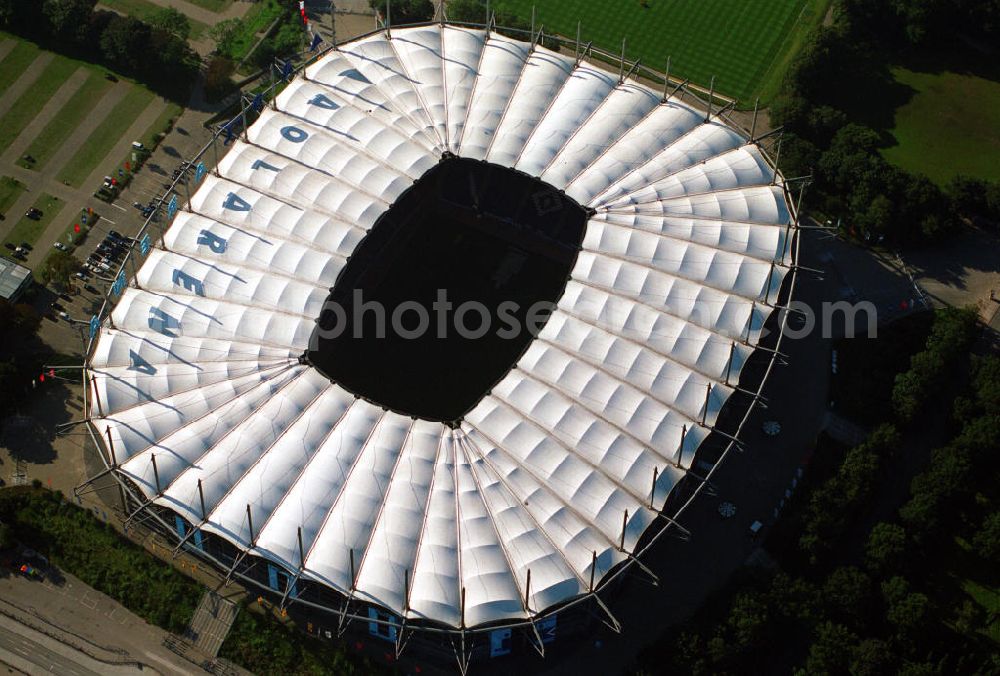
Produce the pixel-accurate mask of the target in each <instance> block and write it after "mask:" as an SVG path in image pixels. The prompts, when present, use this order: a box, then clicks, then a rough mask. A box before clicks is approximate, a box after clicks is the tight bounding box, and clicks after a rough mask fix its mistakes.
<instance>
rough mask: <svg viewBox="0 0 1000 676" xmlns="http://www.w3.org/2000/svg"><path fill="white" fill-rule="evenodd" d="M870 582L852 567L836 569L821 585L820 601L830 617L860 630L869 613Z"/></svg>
mask: <svg viewBox="0 0 1000 676" xmlns="http://www.w3.org/2000/svg"><path fill="white" fill-rule="evenodd" d="M871 586H872V581H871V580H870V579H869V578H868V576H867V575H865V574H864V573H863V572H861V571H860V570H858V569H857V568H854V567H853V566H845V567H842V568H838V569H836V570H835V571H833V573H831V574H830V576H829V577H827V579H826V582H825V583H824V584H823V595H822V599H823V602H824V604H825V605H826V606H827V608H828V610H829V611H830V616H831V617H832V618H834V619H836V620H837V621H839V622H842V623H843V624H844V625H846V626H848V627H851V628H853V629H857V630H860V629H861V628H863V627H864V626H865V624H866V623H867V621H868V616H869V614H870V612H871V606H870V604H869V599H870V598H871Z"/></svg>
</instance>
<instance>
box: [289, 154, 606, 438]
mask: <svg viewBox="0 0 1000 676" xmlns="http://www.w3.org/2000/svg"><path fill="white" fill-rule="evenodd" d="M587 218H588V212H587V210H586V209H584V208H583V207H581V206H580V205H579V204H577V203H576V202H575V201H573V200H572V199H570V198H569V197H567V196H566V195H565V194H563V193H561V192H559V191H557V190H555V189H554V188H552V187H551V186H549V185H547V184H546V183H543V182H542V181H539V180H538V179H535V178H533V177H531V176H528V175H526V174H523V173H521V172H518V171H515V170H513V169H509V168H506V167H501V166H498V165H494V164H489V163H486V162H480V161H477V160H469V159H462V158H456V157H448V158H445V159H443V160H442V161H441V162H440V163H439V164H438V165H437V166H436V167H434V168H433V169H431V170H430V171H428V172H427V173H426V174H425V175H424V176H423V177H421V178H420V179H419V180H418V181H417V182H416V183H415V184H414V185H413V186H412V187H411V188H410V189H409V190H407V191H406V192H405V193H404V194H403V195H402V196H401V197H400V198H399V199H398V200H397V201H396V203H395V204H393V205H392V207H391V208H390V209H389V210H388V211H386V212H385V213H384V214H383V215H382V216H381V217H380V218H379V220H378V221H377V222H376V224H375V225H374V227H373V228H372V229H371V230H370V232H369V233H368V234H367V235H366V237H365V239H364V240H363V241H362V242H361V244H360V245H359V246H358V248H357V250H356V251H355V253H354V254H353V255H352V256H351V258H350V260H349V261H348V263H347V265H346V266H345V268H344V270H343V271H342V272H341V274H340V277H339V278H338V280H337V283H336V285H335V286H334V288H333V289H332V290H331V294H330V297H329V298H328V308H327V309H325V310H324V312H323V315H322V316H321V317H320V318H319V321H318V323H317V328H316V330H315V332H314V335H313V341H312V342H311V344H310V351H309V352H308V353H307V358H308V361H309V362H310V363H311V364H313V365H314V366H315V367H316V368H318V369H319V370H320V371H321V372H322V373H324V374H325V375H326V376H327V377H329V378H330V379H331V380H332V381H334V382H336V383H338V384H339V385H341V386H342V387H344V388H345V389H347V390H349V391H351V392H353V393H354V394H357V395H359V396H361V397H364V398H365V399H368V400H370V401H373V402H375V403H377V404H379V405H381V406H384V407H386V408H389V409H392V410H395V411H397V412H400V413H404V414H407V415H412V416H416V417H420V418H425V419H430V420H441V421H446V422H452V421H457V420H459V419H460V418H461V417H462V415H464V414H465V413H466V412H467V411H468V410H469V409H471V408H472V407H474V406H475V405H476V403H478V402H479V400H480V399H482V397H483V396H484V395H485V394H487V393H488V391H489V390H490V388H491V387H492V386H493V385H494V384H495V383H496V382H497V381H498V380H500V379H501V378H502V377H503V376H504V375H505V374H506V373H507V372H508V371H509V370H510V368H511V367H512V366H513V365H514V364H515V363H516V361H517V360H518V358H519V357H520V356H521V354H522V353H523V352H524V350H525V349H527V347H528V345H529V344H530V343H531V341H532V339H533V337H534V334H533V333H532V331H530V330H529V326H528V324H529V319H531V318H532V316H533V317H535V318H536V319H538V320H539V321H536V322H534V323H535V325H536V326H537V328H538V329H540V328H541V326H543V325H544V320H545V319H546V318H547V316H548V312H545V311H540V306H539V305H538V304H539V303H542V304H544V305H545V306H546V307H547V308H551V307H552V306H553V305H554V303H555V302H557V301H558V299H559V298H560V297H561V296H562V293H563V291H564V289H565V286H566V282H567V281H568V278H569V274H570V272H571V270H572V268H573V265H574V264H575V262H576V257H577V254H578V253H579V250H580V244H581V241H582V238H583V234H584V229H585V225H586V221H587ZM356 291H357V292H359V293H360V298H358V296H357V294H356ZM441 294H444V295H445V297H446V298H447V302H448V303H450V308H448V306H445V305H443V304H442V303H441V302H440V301H441V298H442V296H441ZM358 301H360V302H358ZM331 302H332V303H336V304H337V306H338V307H340V308H342V309H343V312H342V313H341V314H340V315H339V316H338V314H337V313H336V312H334V311H333V310H331V309H329V305H330V303H331ZM435 302H438V305H437V307H435ZM470 302H471V303H475V304H476V309H471V308H470V309H467V310H465V311H464V312H463V311H462V310H461V309H460V308H461V307H462V306H463V304H464V303H470ZM403 303H409V307H410V308H411V309H409V310H407V311H405V312H400V313H399V314H398V322H397V323H396V325H397V326H399V327H402V328H403V331H402V332H398V331H394V330H393V322H392V315H393V311H394V310H395V309H396V308H398V307H400V306H401V304H403ZM413 303H415V304H416V305H417V306H419V307H421V308H423V312H424V313H425V315H426V317H427V321H426V322H424V320H422V319H421V317H420V314H421V311H420V310H416V309H413V307H414V306H413ZM376 304H377V306H378V307H380V308H382V310H380V311H379V310H373V309H371V308H373V307H375V305H376ZM467 307H468V306H467ZM362 308H367V309H366V310H365V311H364V312H363V313H362V312H361V310H362ZM437 308H441V309H440V310H438V309H437ZM533 308H534V310H533ZM379 312H382V317H384V332H380V331H379V328H380V326H379V324H380V322H381V321H382V320H381V319H380V318H379V316H378V313H379ZM486 317H488V319H486ZM487 321H488V322H489V326H488V328H485V327H484V323H485V322H487ZM422 322H423V323H424V324H426V326H425V327H424V328H425V330H424V331H418V329H420V328H421V327H422ZM515 324H516V326H517V327H519V329H518V330H517V331H514V330H507V329H509V328H510V327H511V326H513V325H515ZM459 325H461V326H462V327H464V330H462V331H460V330H458V328H457V326H459ZM484 328H485V331H484ZM334 332H336V333H337V334H338V335H331V334H332V333H334ZM410 332H412V334H410ZM417 333H419V335H415V334H417ZM403 334H410V335H403ZM480 334H482V335H480Z"/></svg>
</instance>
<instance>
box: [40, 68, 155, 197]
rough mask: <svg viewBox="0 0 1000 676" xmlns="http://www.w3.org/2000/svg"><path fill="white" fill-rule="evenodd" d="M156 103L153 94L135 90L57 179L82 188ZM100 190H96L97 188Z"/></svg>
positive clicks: (103, 123) (94, 133)
mask: <svg viewBox="0 0 1000 676" xmlns="http://www.w3.org/2000/svg"><path fill="white" fill-rule="evenodd" d="M153 99H154V94H153V92H151V91H149V90H148V89H146V88H144V87H134V88H133V89H132V90H131V91H129V92H128V93H127V94H126V95H125V98H123V99H122V100H121V102H120V103H119V104H118V105H117V106H115V109H114V110H113V111H112V112H111V113H110V114H109V115H108V116H107V117H106V118H104V121H102V122H101V123H100V124H99V125H97V128H96V129H94V131H92V132H91V134H90V136H89V137H88V138H87V140H86V141H85V142H84V144H83V146H81V147H80V150H79V151H77V153H76V155H74V156H73V159H71V160H70V161H69V162H67V163H66V164H65V165H64V166H63V168H62V169H61V170H60V171H59V174H58V176H57V177H56V178H58V179H59V180H60V181H63V182H64V183H68V184H70V185H72V186H74V187H77V188H79V187H80V186H81V185H82V184H83V182H84V181H85V180H86V179H87V177H88V176H90V174H91V172H92V171H94V169H95V168H97V165H98V164H99V163H100V162H101V161H102V160H103V159H104V158H105V157H107V155H108V153H109V152H111V149H112V148H114V146H115V144H116V143H117V142H118V141H119V140H121V137H122V134H124V133H125V130H127V129H128V128H129V126H130V125H131V124H132V121H133V120H135V118H137V117H138V116H139V115H140V114H142V111H143V110H145V109H146V106H148V105H149V104H150V103H152V101H153ZM96 187H97V186H95V188H96Z"/></svg>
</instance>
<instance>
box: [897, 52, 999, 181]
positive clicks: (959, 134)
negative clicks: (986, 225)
mask: <svg viewBox="0 0 1000 676" xmlns="http://www.w3.org/2000/svg"><path fill="white" fill-rule="evenodd" d="M893 75H894V76H895V78H896V82H897V83H900V84H902V85H905V86H908V87H910V88H911V89H912V90H914V93H913V96H912V97H911V98H910V99H909V101H907V102H906V103H904V104H903V105H902V106H900V107H899V108H897V109H896V111H895V126H894V127H893V128H892V129H890V130H889V132H890V134H891V135H892V137H893V138H895V140H896V143H897V145H894V146H892V147H889V148H886V149H885V151H884V155H885V157H886V159H888V160H889V161H890V162H892V163H893V164H896V165H899V166H900V167H902V168H904V169H909V170H910V171H915V172H918V173H923V174H925V175H927V176H928V177H929V178H930V179H931V180H933V181H935V182H936V183H939V184H944V183H947V182H948V180H949V179H951V178H952V177H954V176H955V175H957V174H966V175H969V176H976V177H979V178H985V179H991V180H1000V133H998V132H997V130H998V129H1000V82H996V81H993V80H988V79H985V78H983V77H979V76H976V75H971V74H965V73H957V72H952V71H950V70H935V71H932V72H918V71H914V70H909V69H907V68H896V69H894V70H893Z"/></svg>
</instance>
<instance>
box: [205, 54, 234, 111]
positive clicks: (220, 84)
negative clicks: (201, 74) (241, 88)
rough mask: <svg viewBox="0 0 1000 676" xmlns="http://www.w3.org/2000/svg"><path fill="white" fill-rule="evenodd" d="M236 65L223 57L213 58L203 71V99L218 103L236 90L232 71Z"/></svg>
mask: <svg viewBox="0 0 1000 676" xmlns="http://www.w3.org/2000/svg"><path fill="white" fill-rule="evenodd" d="M235 70H236V65H235V64H234V63H233V62H232V61H230V60H229V59H227V58H226V57H224V56H219V55H216V56H213V57H212V60H211V61H209V62H208V69H207V70H206V71H205V97H206V98H207V99H208V100H209V101H219V100H220V99H223V98H225V97H226V95H228V94H229V93H230V92H232V91H233V90H235V89H236V85H235V84H234V83H233V79H232V76H233V71H235Z"/></svg>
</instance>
